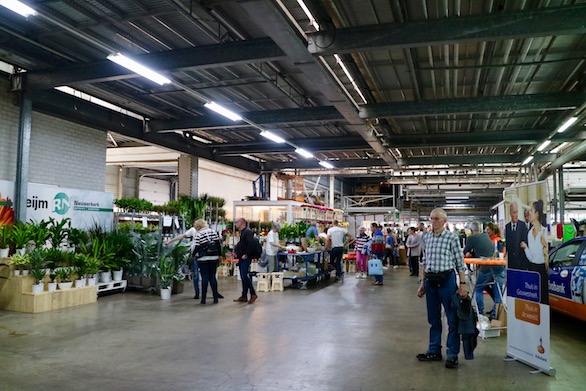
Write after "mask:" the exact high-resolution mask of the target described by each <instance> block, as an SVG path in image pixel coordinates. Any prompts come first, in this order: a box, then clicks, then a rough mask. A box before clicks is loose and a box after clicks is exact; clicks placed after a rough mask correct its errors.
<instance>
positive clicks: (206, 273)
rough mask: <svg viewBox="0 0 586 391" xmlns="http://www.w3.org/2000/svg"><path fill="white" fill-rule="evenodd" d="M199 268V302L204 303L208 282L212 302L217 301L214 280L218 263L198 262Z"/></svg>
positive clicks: (215, 281)
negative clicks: (212, 296) (212, 298)
mask: <svg viewBox="0 0 586 391" xmlns="http://www.w3.org/2000/svg"><path fill="white" fill-rule="evenodd" d="M199 267H200V270H201V300H202V301H203V302H204V303H205V301H206V295H207V293H208V282H209V284H210V286H211V287H212V293H213V295H214V300H218V280H217V279H216V269H217V267H218V263H217V262H216V261H208V262H200V263H199Z"/></svg>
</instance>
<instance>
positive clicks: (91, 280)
mask: <svg viewBox="0 0 586 391" xmlns="http://www.w3.org/2000/svg"><path fill="white" fill-rule="evenodd" d="M97 279H98V278H97V277H96V276H93V277H88V279H87V286H94V285H96V283H97Z"/></svg>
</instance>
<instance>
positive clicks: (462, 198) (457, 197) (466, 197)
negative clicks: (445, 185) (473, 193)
mask: <svg viewBox="0 0 586 391" xmlns="http://www.w3.org/2000/svg"><path fill="white" fill-rule="evenodd" d="M468 198H470V197H468V196H454V197H452V196H446V201H449V200H467V199H468Z"/></svg>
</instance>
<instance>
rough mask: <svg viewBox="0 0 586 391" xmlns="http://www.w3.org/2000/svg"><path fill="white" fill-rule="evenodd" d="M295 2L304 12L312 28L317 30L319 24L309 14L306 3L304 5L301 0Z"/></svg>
mask: <svg viewBox="0 0 586 391" xmlns="http://www.w3.org/2000/svg"><path fill="white" fill-rule="evenodd" d="M297 4H299V6H300V7H301V9H302V10H303V12H304V13H305V16H307V19H309V23H311V25H312V26H313V28H314V29H316V30H317V31H319V24H318V23H317V21H316V20H315V18H314V17H313V15H312V14H311V11H309V8H307V5H305V3H304V2H303V0H297Z"/></svg>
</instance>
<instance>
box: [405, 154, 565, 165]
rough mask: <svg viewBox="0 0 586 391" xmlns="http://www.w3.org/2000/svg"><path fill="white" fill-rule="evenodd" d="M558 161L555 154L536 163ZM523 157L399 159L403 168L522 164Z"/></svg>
mask: <svg viewBox="0 0 586 391" xmlns="http://www.w3.org/2000/svg"><path fill="white" fill-rule="evenodd" d="M555 159H556V155H555V154H541V155H535V159H534V161H535V162H551V161H554V160H555ZM523 160H524V157H523V156H522V155H509V154H488V155H484V156H483V155H456V156H443V155H442V156H417V157H409V158H403V159H399V164H400V165H402V166H412V165H422V166H426V165H429V166H431V165H436V164H483V163H488V164H492V163H499V164H521V162H522V161H523Z"/></svg>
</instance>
